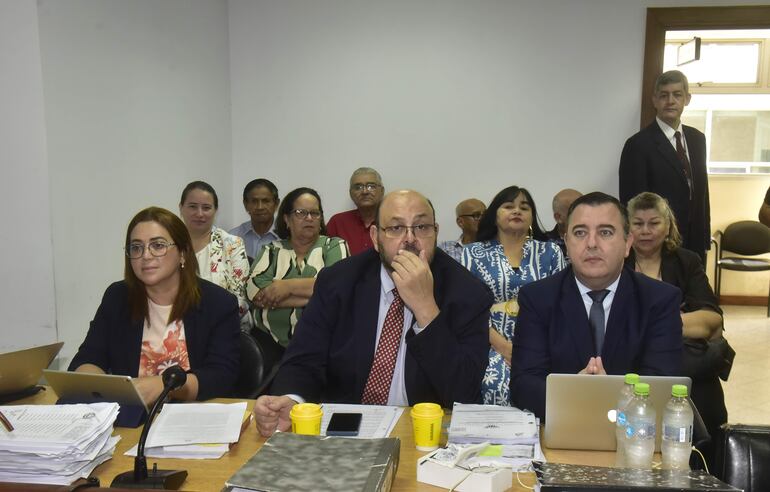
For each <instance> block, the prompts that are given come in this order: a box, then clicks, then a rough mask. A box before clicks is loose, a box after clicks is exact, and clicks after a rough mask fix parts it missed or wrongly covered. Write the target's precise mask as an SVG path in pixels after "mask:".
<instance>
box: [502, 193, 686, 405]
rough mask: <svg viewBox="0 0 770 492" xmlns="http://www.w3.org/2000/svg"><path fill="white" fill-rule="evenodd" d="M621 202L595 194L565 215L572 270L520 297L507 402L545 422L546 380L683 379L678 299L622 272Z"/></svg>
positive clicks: (624, 223)
mask: <svg viewBox="0 0 770 492" xmlns="http://www.w3.org/2000/svg"><path fill="white" fill-rule="evenodd" d="M628 229H629V225H628V214H627V212H626V209H625V207H623V205H621V203H620V202H619V201H618V200H617V199H615V198H614V197H611V196H609V195H606V194H604V193H600V192H594V193H589V194H588V195H583V196H582V197H580V198H578V199H577V200H575V202H574V203H573V204H572V206H571V207H570V209H569V214H568V218H567V232H566V235H565V241H566V244H567V252H568V254H569V257H570V259H571V260H572V265H571V266H570V267H568V268H567V269H565V270H562V271H561V272H559V273H558V274H556V275H553V276H551V277H548V278H546V279H543V280H540V281H538V282H534V283H531V284H527V285H525V286H524V287H522V288H521V291H520V292H519V319H518V323H517V325H516V332H515V334H514V337H513V357H512V360H511V399H512V403H513V405H514V406H517V407H519V408H526V409H529V410H531V411H533V412H535V414H536V415H537V416H538V417H540V418H541V419H543V418H545V379H546V376H548V374H550V373H572V374H575V373H580V374H625V373H627V372H636V373H638V374H646V375H680V374H681V367H680V366H681V360H682V318H681V316H680V315H679V304H680V298H681V294H680V291H679V289H677V288H676V287H673V286H671V285H668V284H665V283H663V282H659V281H656V280H652V279H650V278H648V277H646V276H644V275H642V274H638V273H636V272H633V271H631V270H630V269H624V267H623V261H624V259H625V257H626V256H628V252H629V249H630V248H631V243H632V241H633V238H632V236H631V235H629V233H628Z"/></svg>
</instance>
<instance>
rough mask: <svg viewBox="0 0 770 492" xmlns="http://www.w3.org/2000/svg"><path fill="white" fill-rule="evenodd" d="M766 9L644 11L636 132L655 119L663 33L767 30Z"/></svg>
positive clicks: (768, 16)
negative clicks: (639, 110) (638, 118)
mask: <svg viewBox="0 0 770 492" xmlns="http://www.w3.org/2000/svg"><path fill="white" fill-rule="evenodd" d="M768 28H770V6H768V5H757V6H736V7H672V8H648V9H647V27H646V34H645V42H644V64H643V69H642V70H643V71H642V99H641V105H642V108H641V117H640V121H639V128H640V129H642V128H644V127H645V126H647V125H649V124H650V122H652V120H653V119H655V108H654V107H653V106H652V102H651V97H652V91H653V90H654V89H655V80H656V79H657V78H658V76H659V75H660V74H661V73H662V72H663V50H664V48H665V44H666V31H671V30H677V29H680V30H708V29H768Z"/></svg>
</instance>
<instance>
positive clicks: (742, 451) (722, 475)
mask: <svg viewBox="0 0 770 492" xmlns="http://www.w3.org/2000/svg"><path fill="white" fill-rule="evenodd" d="M711 473H713V474H714V476H715V477H717V478H718V479H720V480H722V481H724V482H727V483H729V484H730V485H732V486H733V487H738V488H739V489H743V490H745V491H746V492H761V491H770V426H766V425H741V424H724V425H723V426H722V427H721V428H720V436H719V440H718V442H717V449H716V464H715V466H714V469H713V470H711Z"/></svg>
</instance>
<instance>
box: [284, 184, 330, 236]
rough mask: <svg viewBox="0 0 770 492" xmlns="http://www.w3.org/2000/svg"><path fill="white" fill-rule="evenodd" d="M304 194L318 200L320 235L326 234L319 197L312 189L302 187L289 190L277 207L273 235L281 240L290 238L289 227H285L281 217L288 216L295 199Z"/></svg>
mask: <svg viewBox="0 0 770 492" xmlns="http://www.w3.org/2000/svg"><path fill="white" fill-rule="evenodd" d="M305 193H308V194H310V195H313V196H314V197H315V199H316V200H318V210H320V211H321V234H326V223H325V222H324V208H323V205H321V197H320V196H319V195H318V192H317V191H316V190H314V189H313V188H305V187H302V188H297V189H296V190H291V191H290V192H289V193H287V194H286V196H285V197H283V201H282V202H281V206H280V207H278V216H277V217H276V218H275V233H276V234H277V235H278V237H280V238H281V239H289V238H290V237H291V233H290V231H289V227H288V226H287V225H286V220H285V219H284V218H283V216H284V215H289V214H290V213H291V211H292V210H294V202H295V201H296V200H297V198H299V197H300V195H304V194H305Z"/></svg>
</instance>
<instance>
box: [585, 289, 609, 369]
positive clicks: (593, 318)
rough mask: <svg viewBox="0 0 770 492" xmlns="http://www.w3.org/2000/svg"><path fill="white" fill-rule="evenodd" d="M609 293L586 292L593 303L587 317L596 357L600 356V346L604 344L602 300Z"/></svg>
mask: <svg viewBox="0 0 770 492" xmlns="http://www.w3.org/2000/svg"><path fill="white" fill-rule="evenodd" d="M609 293H610V291H609V290H607V289H603V290H592V291H589V292H588V296H589V297H590V298H591V300H592V301H593V304H591V311H590V314H589V315H588V323H589V324H590V325H591V329H592V330H593V332H594V348H595V349H596V355H602V344H603V343H604V305H603V304H602V302H604V298H605V297H607V294H609Z"/></svg>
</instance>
